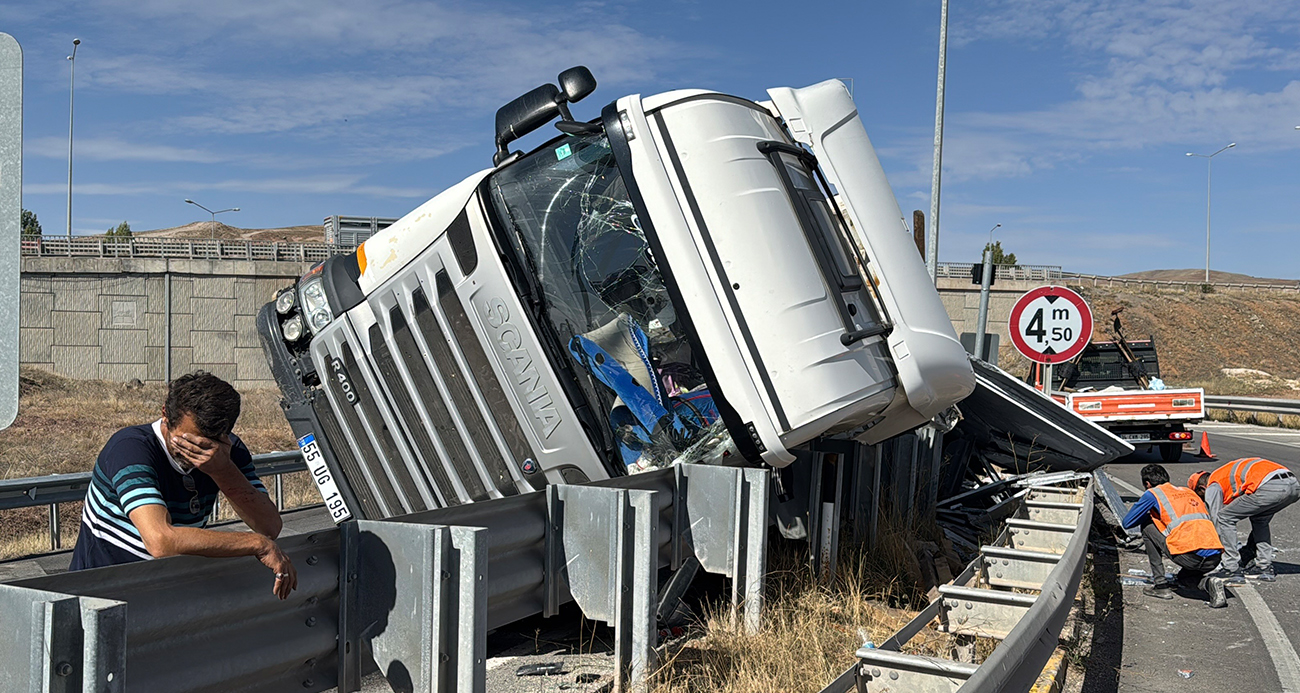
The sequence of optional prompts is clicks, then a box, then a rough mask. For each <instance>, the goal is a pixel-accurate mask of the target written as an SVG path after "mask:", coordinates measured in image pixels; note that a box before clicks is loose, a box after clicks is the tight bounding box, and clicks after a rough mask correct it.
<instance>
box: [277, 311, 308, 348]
mask: <svg viewBox="0 0 1300 693" xmlns="http://www.w3.org/2000/svg"><path fill="white" fill-rule="evenodd" d="M306 329H307V328H306V327H303V324H302V315H301V314H298V315H294V316H293V317H292V318H289V319H288V320H285V321H284V324H283V325H281V326H280V333H281V334H282V335H284V341H286V342H296V341H298V340H299V339H301V338H302V333H303V331H304V330H306Z"/></svg>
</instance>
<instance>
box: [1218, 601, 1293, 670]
mask: <svg viewBox="0 0 1300 693" xmlns="http://www.w3.org/2000/svg"><path fill="white" fill-rule="evenodd" d="M1229 589H1231V590H1232V591H1233V593H1234V594H1236V595H1237V598H1238V599H1240V600H1241V603H1242V604H1244V605H1245V606H1246V611H1247V612H1248V613H1249V614H1250V618H1251V620H1252V621H1254V622H1255V628H1257V629H1259V634H1260V636H1261V637H1262V638H1263V639H1264V646H1265V647H1266V648H1268V656H1270V657H1272V658H1273V667H1274V668H1275V669H1277V679H1278V681H1279V682H1280V683H1281V684H1282V693H1300V654H1296V651H1295V647H1293V646H1292V645H1291V641H1290V640H1288V639H1287V637H1286V632H1285V631H1283V630H1282V624H1280V623H1278V622H1277V617H1276V616H1274V615H1273V612H1272V611H1271V610H1269V608H1268V604H1265V603H1264V598H1263V597H1261V596H1259V592H1256V591H1255V587H1254V585H1249V584H1246V585H1230V586H1229Z"/></svg>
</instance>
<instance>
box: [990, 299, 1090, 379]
mask: <svg viewBox="0 0 1300 693" xmlns="http://www.w3.org/2000/svg"><path fill="white" fill-rule="evenodd" d="M1008 327H1009V328H1010V332H1011V343H1012V344H1014V345H1015V346H1016V350H1017V351H1019V352H1020V353H1021V354H1024V356H1025V358H1027V359H1029V360H1030V361H1034V362H1036V363H1046V364H1053V363H1062V362H1065V361H1069V360H1070V359H1072V358H1074V357H1075V356H1078V355H1079V352H1081V351H1083V348H1084V347H1086V346H1088V342H1089V340H1091V339H1092V311H1091V310H1089V308H1088V304H1087V303H1085V302H1084V300H1083V297H1082V296H1080V295H1079V294H1077V293H1075V292H1073V291H1071V290H1069V289H1067V288H1065V287H1063V286H1043V287H1039V288H1037V289H1034V290H1033V291H1030V292H1028V293H1026V294H1025V295H1024V296H1021V297H1020V298H1019V299H1017V300H1016V305H1014V306H1012V308H1011V324H1010V325H1009V326H1008Z"/></svg>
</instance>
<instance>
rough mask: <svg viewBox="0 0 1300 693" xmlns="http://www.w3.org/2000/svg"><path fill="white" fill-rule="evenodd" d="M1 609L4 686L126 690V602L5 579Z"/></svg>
mask: <svg viewBox="0 0 1300 693" xmlns="http://www.w3.org/2000/svg"><path fill="white" fill-rule="evenodd" d="M0 613H3V614H4V615H5V622H4V623H5V625H4V628H2V629H0V690H4V691H23V690H26V691H40V692H41V693H80V692H81V691H83V690H85V691H95V693H121V691H123V690H125V685H126V679H125V673H126V649H125V648H126V604H124V603H122V602H117V601H111V600H105V599H93V598H88V597H74V596H70V595H66V594H61V593H58V592H49V591H45V590H38V589H31V588H27V587H19V586H16V585H0Z"/></svg>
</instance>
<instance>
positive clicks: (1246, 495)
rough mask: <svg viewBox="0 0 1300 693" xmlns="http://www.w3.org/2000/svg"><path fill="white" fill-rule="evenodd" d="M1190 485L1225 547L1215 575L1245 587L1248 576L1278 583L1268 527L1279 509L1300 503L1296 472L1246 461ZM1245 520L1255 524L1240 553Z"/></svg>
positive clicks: (1200, 476) (1264, 462)
mask: <svg viewBox="0 0 1300 693" xmlns="http://www.w3.org/2000/svg"><path fill="white" fill-rule="evenodd" d="M1187 485H1188V486H1190V487H1191V488H1192V489H1194V490H1195V491H1196V493H1197V494H1198V495H1199V496H1200V497H1201V498H1202V499H1204V500H1205V506H1206V508H1208V509H1209V511H1210V517H1211V518H1213V520H1214V525H1215V527H1216V528H1217V530H1218V532H1219V540H1220V541H1221V542H1222V543H1223V562H1222V563H1221V564H1220V565H1219V570H1218V572H1217V573H1215V575H1216V576H1219V577H1223V578H1224V579H1225V580H1227V581H1228V582H1235V583H1241V582H1245V578H1246V577H1251V578H1255V579H1257V580H1262V581H1264V582H1272V581H1273V580H1275V579H1277V573H1276V572H1274V569H1273V553H1274V549H1273V536H1272V532H1271V529H1270V527H1269V524H1270V523H1271V522H1272V521H1273V515H1275V514H1277V512H1278V511H1279V510H1281V509H1283V508H1285V507H1287V506H1288V505H1291V504H1292V503H1295V502H1296V501H1297V500H1300V481H1297V479H1296V475H1295V473H1294V472H1292V471H1291V470H1290V469H1287V468H1286V467H1284V466H1282V465H1280V464H1278V463H1276V462H1270V461H1269V460H1266V459H1263V458H1260V457H1245V458H1242V459H1239V460H1233V461H1231V462H1229V463H1227V464H1225V465H1223V466H1222V467H1219V468H1218V469H1216V470H1214V471H1213V472H1209V473H1206V472H1196V473H1195V474H1192V476H1191V478H1189V479H1188V480H1187ZM1242 520H1250V536H1249V538H1248V539H1247V540H1246V546H1245V548H1243V549H1241V550H1240V551H1238V549H1237V523H1238V522H1240V521H1242ZM1243 562H1244V563H1246V564H1247V567H1246V569H1245V570H1243V569H1242V564H1243Z"/></svg>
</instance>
